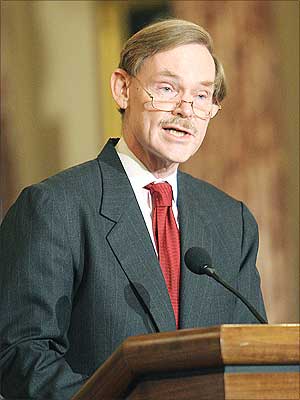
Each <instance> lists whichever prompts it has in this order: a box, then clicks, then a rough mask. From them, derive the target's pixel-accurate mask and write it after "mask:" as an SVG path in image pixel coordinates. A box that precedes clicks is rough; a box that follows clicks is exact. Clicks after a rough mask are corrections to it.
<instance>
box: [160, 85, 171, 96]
mask: <svg viewBox="0 0 300 400" xmlns="http://www.w3.org/2000/svg"><path fill="white" fill-rule="evenodd" d="M158 91H159V92H160V93H162V94H171V93H173V92H174V90H173V88H172V87H171V86H169V85H163V86H159V87H158Z"/></svg>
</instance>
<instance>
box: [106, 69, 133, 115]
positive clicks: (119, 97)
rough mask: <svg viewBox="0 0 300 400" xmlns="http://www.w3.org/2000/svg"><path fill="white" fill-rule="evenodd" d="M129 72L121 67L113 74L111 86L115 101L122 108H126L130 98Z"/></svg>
mask: <svg viewBox="0 0 300 400" xmlns="http://www.w3.org/2000/svg"><path fill="white" fill-rule="evenodd" d="M129 83H130V76H129V74H128V73H127V72H126V71H124V70H123V69H121V68H117V69H116V70H115V71H114V72H113V73H112V75H111V78H110V88H111V92H112V95H113V98H114V100H115V102H116V103H117V104H118V106H119V107H120V108H122V109H124V110H125V109H126V108H127V105H128V99H129Z"/></svg>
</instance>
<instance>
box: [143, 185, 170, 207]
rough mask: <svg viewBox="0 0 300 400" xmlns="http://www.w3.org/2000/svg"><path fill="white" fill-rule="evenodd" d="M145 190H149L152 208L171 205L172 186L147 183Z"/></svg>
mask: <svg viewBox="0 0 300 400" xmlns="http://www.w3.org/2000/svg"><path fill="white" fill-rule="evenodd" d="M145 188H146V189H148V190H150V193H151V197H152V202H153V205H154V207H170V206H171V205H172V198H173V192H172V186H171V185H170V184H169V183H168V182H162V183H149V185H147V186H145Z"/></svg>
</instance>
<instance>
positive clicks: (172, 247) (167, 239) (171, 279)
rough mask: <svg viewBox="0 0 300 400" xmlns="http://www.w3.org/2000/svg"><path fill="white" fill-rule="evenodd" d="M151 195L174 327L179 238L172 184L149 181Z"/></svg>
mask: <svg viewBox="0 0 300 400" xmlns="http://www.w3.org/2000/svg"><path fill="white" fill-rule="evenodd" d="M145 188H146V189H148V190H150V193H151V197H152V228H153V234H154V240H155V244H156V248H157V253H158V259H159V263H160V266H161V269H162V272H163V275H164V278H165V281H166V285H167V288H168V292H169V296H170V299H171V303H172V306H173V310H174V315H175V320H176V327H177V328H178V322H179V281H180V239H179V231H178V227H177V224H176V221H175V217H174V214H173V211H172V197H173V195H172V186H171V185H170V184H169V183H167V182H163V183H156V184H154V183H150V184H149V185H147V186H145Z"/></svg>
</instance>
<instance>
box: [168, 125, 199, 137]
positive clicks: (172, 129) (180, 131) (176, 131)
mask: <svg viewBox="0 0 300 400" xmlns="http://www.w3.org/2000/svg"><path fill="white" fill-rule="evenodd" d="M163 129H164V130H165V131H166V132H168V133H169V134H171V135H173V136H176V137H184V136H189V135H192V133H191V132H190V131H189V130H187V129H185V128H181V127H177V126H165V127H163Z"/></svg>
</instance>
